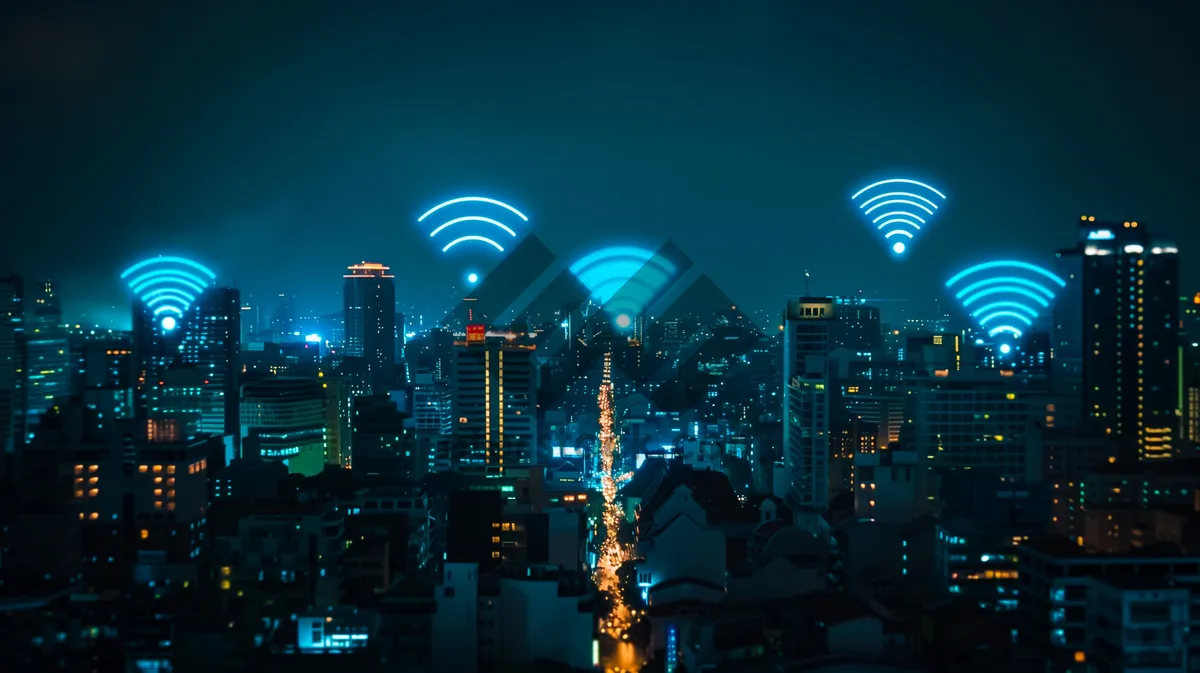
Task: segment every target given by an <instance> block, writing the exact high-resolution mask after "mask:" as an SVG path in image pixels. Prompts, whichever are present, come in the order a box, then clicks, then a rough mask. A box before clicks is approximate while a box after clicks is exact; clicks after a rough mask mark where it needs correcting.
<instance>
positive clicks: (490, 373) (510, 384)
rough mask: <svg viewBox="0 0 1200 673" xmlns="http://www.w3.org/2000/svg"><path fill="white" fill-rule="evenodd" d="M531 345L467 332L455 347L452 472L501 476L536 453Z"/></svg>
mask: <svg viewBox="0 0 1200 673" xmlns="http://www.w3.org/2000/svg"><path fill="white" fill-rule="evenodd" d="M534 355H535V350H534V346H532V345H525V344H520V343H517V342H516V341H515V340H510V339H508V338H506V337H503V336H485V334H484V330H483V326H482V325H470V326H468V328H467V340H466V341H462V342H459V343H457V344H456V345H455V358H454V378H453V382H452V385H451V391H452V392H451V409H452V413H451V416H452V421H453V427H454V430H453V437H454V447H455V450H456V451H457V452H458V455H457V456H455V457H454V458H453V459H452V464H453V465H454V466H455V467H456V468H462V467H468V468H473V469H480V470H484V471H486V472H489V473H503V472H504V468H505V466H508V465H520V464H526V463H533V462H535V461H534V457H535V456H536V455H537V454H536V450H537V389H538V385H537V376H538V372H537V363H536V359H535V357H534Z"/></svg>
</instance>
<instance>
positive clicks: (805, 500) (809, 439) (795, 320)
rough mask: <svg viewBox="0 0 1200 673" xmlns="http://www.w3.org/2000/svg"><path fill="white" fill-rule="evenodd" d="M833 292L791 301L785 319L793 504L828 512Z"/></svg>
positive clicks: (787, 459)
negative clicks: (829, 294) (829, 358)
mask: <svg viewBox="0 0 1200 673" xmlns="http://www.w3.org/2000/svg"><path fill="white" fill-rule="evenodd" d="M835 316H836V312H835V308H834V302H833V299H832V298H830V297H801V298H800V299H797V300H795V301H789V302H788V304H787V312H786V313H785V314H784V324H783V334H784V336H783V391H784V398H783V413H784V418H785V419H786V422H785V426H784V433H783V456H784V466H785V468H786V473H787V476H788V478H789V479H790V481H791V484H790V487H789V488H788V490H787V499H788V501H789V504H791V505H793V506H795V507H798V508H799V509H800V510H802V511H806V512H819V513H824V511H825V510H826V509H827V508H828V505H829V361H828V356H829V351H830V343H831V335H832V332H833V325H834V322H835Z"/></svg>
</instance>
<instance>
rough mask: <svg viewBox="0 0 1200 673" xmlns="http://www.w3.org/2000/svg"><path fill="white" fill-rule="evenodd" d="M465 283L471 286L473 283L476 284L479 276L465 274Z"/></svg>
mask: <svg viewBox="0 0 1200 673" xmlns="http://www.w3.org/2000/svg"><path fill="white" fill-rule="evenodd" d="M467 282H468V283H470V284H472V285H474V284H475V283H478V282H479V274H477V273H468V274H467Z"/></svg>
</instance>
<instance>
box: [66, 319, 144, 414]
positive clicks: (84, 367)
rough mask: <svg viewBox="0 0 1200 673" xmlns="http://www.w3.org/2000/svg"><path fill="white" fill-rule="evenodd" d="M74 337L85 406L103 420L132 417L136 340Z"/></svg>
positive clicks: (112, 335) (110, 334) (120, 335)
mask: <svg viewBox="0 0 1200 673" xmlns="http://www.w3.org/2000/svg"><path fill="white" fill-rule="evenodd" d="M91 331H92V330H88V331H86V332H85V331H83V330H78V331H76V332H73V333H72V334H71V337H70V338H71V354H72V355H71V358H72V360H73V361H74V363H75V364H74V369H75V372H74V375H75V377H76V378H75V381H74V382H73V383H72V388H74V389H76V390H77V391H79V392H81V393H82V395H83V400H84V402H85V403H86V404H87V405H88V406H89V407H90V408H93V409H95V410H97V411H99V412H100V413H102V414H103V416H102V419H119V418H132V417H133V389H134V381H133V371H134V361H133V336H132V334H130V333H129V332H114V331H107V332H103V333H100V334H89V333H88V332H91Z"/></svg>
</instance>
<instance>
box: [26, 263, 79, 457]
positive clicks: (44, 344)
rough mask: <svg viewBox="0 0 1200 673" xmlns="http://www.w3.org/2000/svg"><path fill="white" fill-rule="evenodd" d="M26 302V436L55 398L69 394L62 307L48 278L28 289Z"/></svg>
mask: <svg viewBox="0 0 1200 673" xmlns="http://www.w3.org/2000/svg"><path fill="white" fill-rule="evenodd" d="M27 297H28V301H27V302H26V304H25V358H26V365H27V367H26V369H25V371H26V376H25V385H26V388H25V397H26V409H25V411H26V417H25V433H26V437H28V436H29V435H30V434H32V433H34V432H35V431H36V430H37V424H38V421H39V419H40V417H41V415H42V414H44V413H45V412H46V410H47V409H49V408H50V407H52V406H54V400H55V399H56V398H59V397H65V396H68V395H70V394H71V368H70V364H71V363H70V360H71V356H70V353H69V351H70V345H69V344H68V342H67V326H66V325H65V324H63V316H62V306H61V305H60V304H59V298H58V295H57V294H56V293H55V291H54V286H53V285H52V284H51V283H50V281H44V282H42V283H38V284H37V285H35V286H34V287H33V288H31V289H30V292H29V294H28V295H27Z"/></svg>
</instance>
